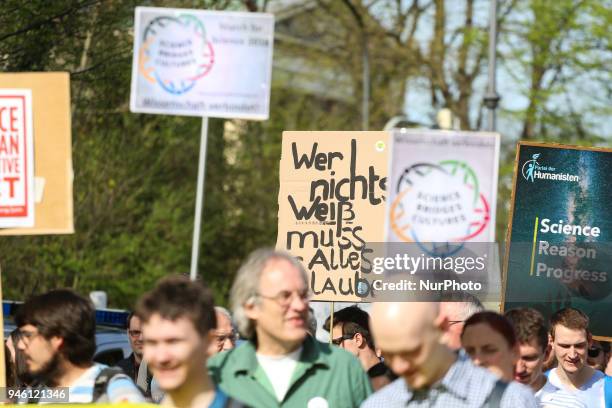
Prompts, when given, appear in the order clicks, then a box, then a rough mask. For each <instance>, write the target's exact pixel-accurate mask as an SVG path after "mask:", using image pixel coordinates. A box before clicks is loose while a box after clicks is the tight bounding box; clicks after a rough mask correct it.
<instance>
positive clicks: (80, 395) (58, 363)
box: [15, 289, 144, 403]
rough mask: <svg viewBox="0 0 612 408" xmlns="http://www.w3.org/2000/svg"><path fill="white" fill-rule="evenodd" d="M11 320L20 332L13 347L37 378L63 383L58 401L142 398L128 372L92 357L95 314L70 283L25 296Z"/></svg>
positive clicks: (51, 384) (54, 384) (51, 383)
mask: <svg viewBox="0 0 612 408" xmlns="http://www.w3.org/2000/svg"><path fill="white" fill-rule="evenodd" d="M15 322H16V324H17V327H18V328H19V331H20V333H21V336H20V339H19V341H18V342H17V347H18V348H19V349H20V350H22V351H23V353H24V354H25V356H26V362H27V366H28V371H29V372H30V373H31V374H32V375H33V376H34V377H35V379H36V381H37V382H38V383H41V384H42V385H44V386H47V387H67V390H66V391H67V392H66V393H65V394H66V397H67V399H64V400H62V401H57V402H70V403H90V402H103V401H104V402H111V403H115V402H144V397H143V396H142V394H141V393H140V391H139V390H138V388H137V387H136V385H135V384H134V382H133V381H132V380H131V379H130V378H129V377H128V376H127V375H125V374H123V373H116V372H114V373H112V372H110V371H109V370H107V369H106V368H107V367H106V366H105V365H102V364H96V363H94V362H93V357H94V353H95V351H96V339H95V334H96V317H95V310H94V307H93V304H92V303H91V301H90V300H89V299H86V298H84V297H83V296H80V295H78V294H77V293H75V292H73V291H72V290H68V289H59V290H52V291H50V292H47V293H45V294H42V295H39V296H35V297H33V298H31V299H29V300H28V301H26V302H25V303H24V304H23V306H22V307H21V308H20V309H19V311H18V312H17V316H16V318H15ZM116 370H117V371H120V370H118V369H116ZM103 378H105V379H106V380H104V381H102V379H103ZM96 383H98V386H96ZM60 394H61V393H60ZM60 394H58V395H60ZM60 398H61V397H60ZM40 402H44V401H40Z"/></svg>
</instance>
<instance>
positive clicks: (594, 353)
mask: <svg viewBox="0 0 612 408" xmlns="http://www.w3.org/2000/svg"><path fill="white" fill-rule="evenodd" d="M601 351H602V349H600V348H599V347H591V348H590V349H589V351H588V353H589V357H591V358H597V357H598V356H599V353H601Z"/></svg>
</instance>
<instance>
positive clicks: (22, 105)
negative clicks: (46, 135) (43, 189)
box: [0, 89, 34, 228]
mask: <svg viewBox="0 0 612 408" xmlns="http://www.w3.org/2000/svg"><path fill="white" fill-rule="evenodd" d="M32 135H33V127H32V92H31V91H30V90H29V89H0V228H11V227H33V226H34V164H33V163H34V153H33V152H34V148H33V144H34V139H33V136H32Z"/></svg>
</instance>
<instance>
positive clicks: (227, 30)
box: [130, 7, 274, 120]
mask: <svg viewBox="0 0 612 408" xmlns="http://www.w3.org/2000/svg"><path fill="white" fill-rule="evenodd" d="M135 13H136V16H135V27H134V57H133V66H132V90H131V94H130V110H131V111H132V112H144V113H157V114H168V115H188V116H210V117H221V118H241V119H260V120H261V119H267V118H268V114H269V105H270V82H271V77H272V50H273V46H274V16H273V15H272V14H265V13H240V12H229V11H210V10H206V11H205V10H190V9H172V8H157V7H136V12H135Z"/></svg>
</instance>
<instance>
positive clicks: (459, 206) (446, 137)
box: [385, 129, 499, 243]
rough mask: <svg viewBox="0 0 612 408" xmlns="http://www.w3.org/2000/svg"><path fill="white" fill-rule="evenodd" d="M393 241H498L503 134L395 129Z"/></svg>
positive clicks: (391, 183) (390, 205) (391, 186)
mask: <svg viewBox="0 0 612 408" xmlns="http://www.w3.org/2000/svg"><path fill="white" fill-rule="evenodd" d="M391 151H392V154H391V162H390V171H389V183H388V185H389V188H388V189H387V191H388V197H389V199H388V200H387V206H388V210H387V218H386V234H385V235H386V237H387V242H415V243H435V242H438V243H440V242H494V240H495V209H496V204H497V203H496V198H497V171H498V166H499V134H497V133H488V132H465V131H430V130H404V129H403V130H402V131H398V132H394V133H393V138H392V149H391Z"/></svg>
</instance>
